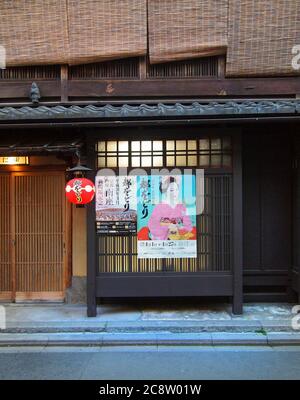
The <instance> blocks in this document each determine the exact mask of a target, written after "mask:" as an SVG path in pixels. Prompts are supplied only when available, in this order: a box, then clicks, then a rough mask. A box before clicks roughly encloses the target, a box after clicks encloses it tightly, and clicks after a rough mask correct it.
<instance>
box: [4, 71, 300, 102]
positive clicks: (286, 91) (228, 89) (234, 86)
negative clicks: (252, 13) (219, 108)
mask: <svg viewBox="0 0 300 400" xmlns="http://www.w3.org/2000/svg"><path fill="white" fill-rule="evenodd" d="M36 82H37V84H38V86H39V89H40V93H41V102H42V101H45V100H46V99H51V98H62V99H65V100H66V99H69V100H71V101H72V100H74V99H81V100H91V101H93V100H94V101H95V100H101V99H105V100H108V99H117V98H129V99H130V98H138V97H139V98H144V99H147V98H148V99H150V98H163V97H168V98H175V97H177V98H178V97H184V98H188V97H197V98H201V97H202V98H203V97H207V96H210V97H215V98H226V97H232V96H242V97H245V96H246V97H255V96H295V95H296V94H299V93H300V77H286V78H247V79H246V78H245V79H238V78H237V79H225V78H224V79H181V80H179V79H177V80H171V79H170V80H166V79H165V80H158V79H152V80H149V79H145V80H68V81H65V82H64V84H63V85H62V84H61V81H60V80H53V81H50V80H48V81H46V80H45V81H43V80H41V81H38V80H37V81H36ZM31 84H32V82H31V81H17V82H15V81H0V99H14V101H17V100H18V99H28V98H29V93H30V88H31Z"/></svg>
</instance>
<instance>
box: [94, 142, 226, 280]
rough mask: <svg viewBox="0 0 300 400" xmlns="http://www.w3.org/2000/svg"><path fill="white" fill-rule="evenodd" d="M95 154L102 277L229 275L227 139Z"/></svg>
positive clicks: (113, 145)
mask: <svg viewBox="0 0 300 400" xmlns="http://www.w3.org/2000/svg"><path fill="white" fill-rule="evenodd" d="M96 150H97V163H98V174H97V176H96V181H95V184H96V227H97V234H98V235H97V237H98V248H99V261H100V262H99V269H100V270H99V272H101V273H105V272H108V273H112V272H115V273H118V272H119V273H130V272H141V273H143V272H161V271H172V272H199V271H210V270H224V271H226V270H228V269H229V268H230V265H231V238H230V236H231V213H232V210H231V197H232V196H231V178H232V177H231V172H232V171H231V169H232V146H231V138H230V137H228V136H226V137H201V138H200V139H188V140H177V139H174V140H169V139H167V140H140V141H136V140H132V141H124V140H120V141H118V140H107V141H100V142H98V143H97V147H96ZM151 170H152V174H150V171H151ZM153 170H154V171H156V172H155V173H154V174H153ZM187 171H189V172H188V173H187ZM102 261H103V262H102Z"/></svg>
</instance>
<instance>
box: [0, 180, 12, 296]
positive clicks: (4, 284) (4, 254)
mask: <svg viewBox="0 0 300 400" xmlns="http://www.w3.org/2000/svg"><path fill="white" fill-rule="evenodd" d="M9 186H10V176H9V175H0V298H1V295H4V293H5V292H11V291H12V275H11V254H10V239H11V237H10V201H11V200H10V188H9Z"/></svg>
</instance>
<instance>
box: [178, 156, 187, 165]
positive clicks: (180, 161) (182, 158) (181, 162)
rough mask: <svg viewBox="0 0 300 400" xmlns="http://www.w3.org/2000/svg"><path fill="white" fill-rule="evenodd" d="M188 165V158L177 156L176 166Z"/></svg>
mask: <svg viewBox="0 0 300 400" xmlns="http://www.w3.org/2000/svg"><path fill="white" fill-rule="evenodd" d="M184 165H186V156H176V166H181V167H182V166H184Z"/></svg>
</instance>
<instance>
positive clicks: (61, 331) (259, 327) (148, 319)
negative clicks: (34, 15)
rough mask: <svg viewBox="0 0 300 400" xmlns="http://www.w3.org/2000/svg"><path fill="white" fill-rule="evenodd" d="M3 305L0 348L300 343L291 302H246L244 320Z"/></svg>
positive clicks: (199, 312) (151, 308) (113, 308)
mask: <svg viewBox="0 0 300 400" xmlns="http://www.w3.org/2000/svg"><path fill="white" fill-rule="evenodd" d="M2 306H4V307H5V312H6V329H4V330H0V332H1V333H0V346H1V345H2V346H4V345H5V346H6V345H13V344H17V345H41V346H44V345H68V344H70V345H78V346H79V345H80V346H82V345H83V346H85V345H99V346H103V345H120V344H123V345H134V344H143V345H145V344H149V345H160V344H176V345H177V344H185V345H186V344H190V345H195V344H201V345H205V344H207V345H217V344H219V345H224V344H230V345H232V344H253V345H266V344H268V345H276V344H278V345H282V344H284V345H288V344H291V345H292V344H293V345H295V344H296V345H298V344H300V330H295V329H293V328H292V319H293V318H294V317H295V314H294V313H293V312H292V307H293V305H291V304H246V305H245V306H244V314H243V315H242V316H235V315H233V314H232V312H231V306H230V305H227V304H210V305H205V306H204V305H195V306H192V305H190V304H181V305H178V304H177V305H172V304H170V305H166V304H161V305H157V304H156V305H149V304H141V303H137V304H131V305H128V304H124V305H123V304H109V305H107V304H105V305H101V306H100V307H99V309H98V316H97V317H95V318H88V317H87V316H86V307H85V306H79V305H65V304H44V305H41V304H26V305H25V304H7V305H4V304H2ZM299 320H300V318H299ZM299 322H300V321H299Z"/></svg>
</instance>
